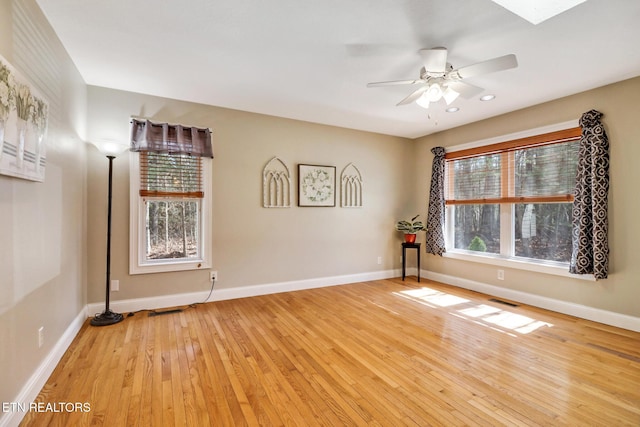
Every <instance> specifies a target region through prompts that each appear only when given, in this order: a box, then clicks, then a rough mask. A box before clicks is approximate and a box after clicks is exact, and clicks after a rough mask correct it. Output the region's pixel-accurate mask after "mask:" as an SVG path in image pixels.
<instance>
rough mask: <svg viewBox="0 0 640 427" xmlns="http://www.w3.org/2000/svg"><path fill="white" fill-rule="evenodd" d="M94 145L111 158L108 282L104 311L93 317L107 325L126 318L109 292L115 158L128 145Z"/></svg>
mask: <svg viewBox="0 0 640 427" xmlns="http://www.w3.org/2000/svg"><path fill="white" fill-rule="evenodd" d="M94 145H95V146H96V147H98V149H99V150H100V152H102V153H103V154H105V155H106V156H107V159H109V196H108V200H109V202H108V207H107V282H106V286H105V288H106V295H105V307H104V311H103V312H102V313H100V314H96V315H95V316H94V317H93V319H91V324H92V325H93V326H107V325H113V324H114V323H118V322H122V320H123V319H124V316H123V315H122V314H120V313H115V312H113V311H111V309H110V308H109V296H110V295H109V294H110V293H111V198H112V197H111V196H112V193H113V159H115V158H116V156H117V155H118V154H121V153H123V152H124V151H125V150H126V149H127V147H126V146H124V145H122V144H119V143H116V142H113V141H102V142H98V143H95V144H94Z"/></svg>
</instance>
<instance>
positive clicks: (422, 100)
mask: <svg viewBox="0 0 640 427" xmlns="http://www.w3.org/2000/svg"><path fill="white" fill-rule="evenodd" d="M416 104H418V105H419V106H421V107H422V108H429V98H428V97H427V93H426V92H425V93H423V94H422V95H421V96H420V98H418V99H416Z"/></svg>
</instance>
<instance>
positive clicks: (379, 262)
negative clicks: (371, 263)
mask: <svg viewBox="0 0 640 427" xmlns="http://www.w3.org/2000/svg"><path fill="white" fill-rule="evenodd" d="M380 264H382V257H381V256H379V257H378V265H380Z"/></svg>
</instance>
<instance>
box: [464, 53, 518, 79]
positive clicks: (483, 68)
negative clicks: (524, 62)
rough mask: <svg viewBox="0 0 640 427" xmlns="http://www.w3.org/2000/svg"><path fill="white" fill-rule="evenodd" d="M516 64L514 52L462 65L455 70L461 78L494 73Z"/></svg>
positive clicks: (513, 66)
mask: <svg viewBox="0 0 640 427" xmlns="http://www.w3.org/2000/svg"><path fill="white" fill-rule="evenodd" d="M517 66H518V60H517V59H516V56H515V55H514V54H509V55H505V56H500V57H498V58H493V59H489V60H488V61H484V62H479V63H477V64H473V65H469V66H466V67H462V68H460V69H458V70H456V71H455V73H457V75H458V76H460V78H461V79H467V78H469V77H474V76H479V75H481V74H488V73H495V72H496V71H502V70H508V69H510V68H515V67H517Z"/></svg>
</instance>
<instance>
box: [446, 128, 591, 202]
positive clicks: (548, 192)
mask: <svg viewBox="0 0 640 427" xmlns="http://www.w3.org/2000/svg"><path fill="white" fill-rule="evenodd" d="M580 135H581V128H580V127H577V128H571V129H565V130H562V131H558V132H551V133H547V134H542V135H536V136H533V137H528V138H522V139H517V140H512V141H506V142H502V143H499V144H492V145H487V146H484V147H478V148H473V149H468V150H461V151H457V152H452V153H446V154H445V162H446V167H445V182H446V184H445V203H446V204H449V205H452V204H453V205H455V204H490V203H550V202H570V201H573V193H574V187H575V176H576V168H577V163H578V161H577V159H578V148H579V143H580Z"/></svg>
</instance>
